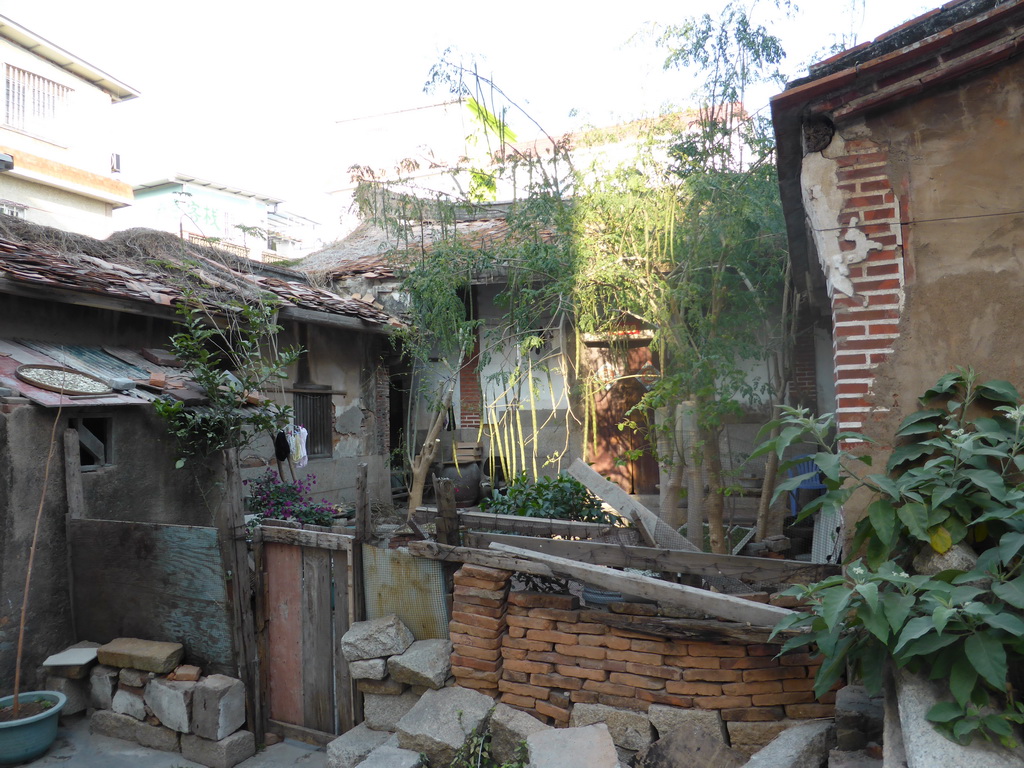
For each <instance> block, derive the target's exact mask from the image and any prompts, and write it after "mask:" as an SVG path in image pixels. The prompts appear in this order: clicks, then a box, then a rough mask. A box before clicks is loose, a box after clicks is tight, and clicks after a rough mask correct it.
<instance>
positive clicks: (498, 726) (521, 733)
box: [489, 704, 551, 763]
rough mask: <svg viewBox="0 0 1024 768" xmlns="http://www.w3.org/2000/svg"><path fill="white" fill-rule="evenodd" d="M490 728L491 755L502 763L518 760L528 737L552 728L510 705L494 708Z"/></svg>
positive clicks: (500, 705) (499, 705)
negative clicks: (520, 750)
mask: <svg viewBox="0 0 1024 768" xmlns="http://www.w3.org/2000/svg"><path fill="white" fill-rule="evenodd" d="M489 726H490V731H491V754H492V755H493V756H494V758H495V759H496V760H498V762H501V763H511V762H513V761H514V760H516V759H517V758H518V757H519V747H520V746H521V745H522V744H524V743H525V742H526V737H527V736H529V735H530V734H531V733H536V732H537V731H546V730H548V729H550V728H551V726H550V725H547V724H546V723H542V722H541V721H540V720H538V719H537V718H535V717H534V716H533V715H530V714H527V713H526V712H523V711H522V710H518V709H514V708H513V707H510V706H509V705H508V704H498V705H497V706H496V707H495V708H494V711H493V712H491V719H490V721H489Z"/></svg>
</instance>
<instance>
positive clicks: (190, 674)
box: [167, 664, 203, 682]
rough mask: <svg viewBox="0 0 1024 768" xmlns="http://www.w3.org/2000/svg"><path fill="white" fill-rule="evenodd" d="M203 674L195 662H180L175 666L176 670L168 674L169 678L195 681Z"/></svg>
mask: <svg viewBox="0 0 1024 768" xmlns="http://www.w3.org/2000/svg"><path fill="white" fill-rule="evenodd" d="M202 676H203V671H202V670H201V669H200V668H199V667H197V666H195V665H194V664H179V665H178V666H177V667H175V668H174V671H173V672H171V674H169V675H168V676H167V679H168V680H184V681H186V682H188V681H191V682H195V681H197V680H199V678H200V677H202Z"/></svg>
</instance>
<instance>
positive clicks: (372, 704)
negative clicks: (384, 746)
mask: <svg viewBox="0 0 1024 768" xmlns="http://www.w3.org/2000/svg"><path fill="white" fill-rule="evenodd" d="M419 700H420V697H419V696H417V695H416V694H414V693H411V692H410V691H406V692H405V693H402V694H400V695H398V696H388V695H376V694H372V693H367V694H364V695H363V722H364V723H366V725H367V726H368V727H369V728H372V729H373V730H375V731H394V730H395V729H396V728H397V727H398V722H399V720H401V719H402V718H403V717H405V715H406V713H408V712H409V710H411V709H412V708H413V707H414V706H416V703H417V702H418V701H419Z"/></svg>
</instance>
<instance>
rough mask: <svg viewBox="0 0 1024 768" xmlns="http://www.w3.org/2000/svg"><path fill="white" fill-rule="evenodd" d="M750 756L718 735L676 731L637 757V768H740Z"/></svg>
mask: <svg viewBox="0 0 1024 768" xmlns="http://www.w3.org/2000/svg"><path fill="white" fill-rule="evenodd" d="M746 762H747V755H746V754H744V753H743V752H740V751H739V750H736V749H732V748H731V747H729V746H728V745H727V744H726V743H725V742H724V741H722V740H721V739H720V738H719V735H718V734H716V733H713V732H712V733H709V732H708V731H706V730H704V729H702V728H698V729H688V728H685V727H681V728H676V729H675V730H673V731H670V732H669V734H668V735H667V736H664V737H662V738H660V739H658V740H657V741H656V742H654V743H653V744H652V745H651V746H649V747H648V748H647V749H645V750H643V751H642V752H639V753H638V754H637V757H636V760H635V761H634V762H633V763H632V765H635V766H636V767H637V768H678V767H679V766H686V767H687V768H739V767H740V766H742V765H745V764H746Z"/></svg>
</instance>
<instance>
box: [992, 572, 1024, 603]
mask: <svg viewBox="0 0 1024 768" xmlns="http://www.w3.org/2000/svg"><path fill="white" fill-rule="evenodd" d="M992 591H993V592H995V594H996V596H997V597H998V598H999V599H1000V600H1004V601H1005V602H1007V603H1009V604H1010V605H1012V606H1013V607H1014V608H1021V609H1024V576H1018V577H1017V578H1016V579H1014V580H1013V581H997V582H994V583H993V584H992Z"/></svg>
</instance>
